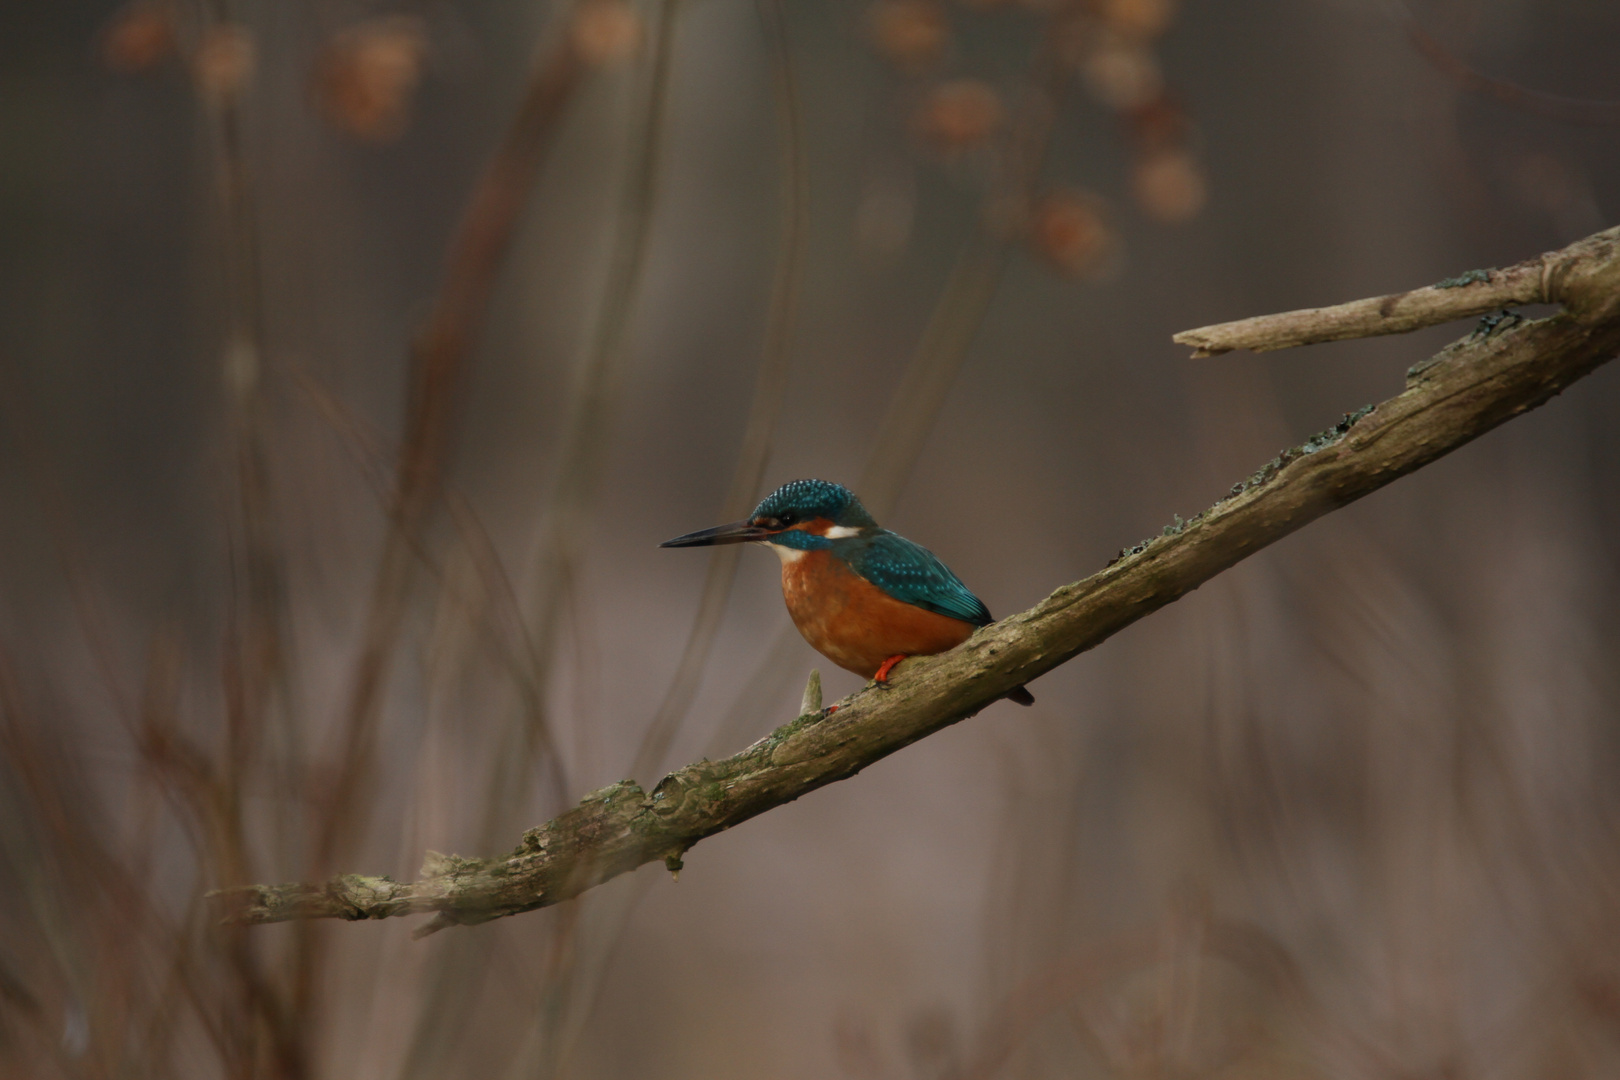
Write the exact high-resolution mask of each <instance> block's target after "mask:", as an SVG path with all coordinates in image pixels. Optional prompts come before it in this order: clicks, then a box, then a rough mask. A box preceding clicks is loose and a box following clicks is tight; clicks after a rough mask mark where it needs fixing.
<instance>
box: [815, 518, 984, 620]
mask: <svg viewBox="0 0 1620 1080" xmlns="http://www.w3.org/2000/svg"><path fill="white" fill-rule="evenodd" d="M832 546H833V547H834V548H835V549H837V553H838V554H839V555H841V556H843V557H844V558H845V559H846V560H847V561H848V562H849V566H850V569H852V570H854V571H855V572H856V573H857V574H859V575H860V576H861V577H863V578H865V579H866V580H867V581H870V582H871V583H872V584H874V585H876V586H877V587H878V588H880V589H882V590H883V591H884V592H886V593H888V594H889V595H890V596H892V597H894V598H895V599H896V600H899V601H901V602H902V603H907V604H912V605H915V606H916V607H920V608H923V609H925V610H927V611H932V612H935V613H937V614H940V615H944V616H946V617H948V618H952V619H961V620H962V621H963V622H967V623H972V624H973V625H974V626H987V625H989V624H990V623H991V622H994V621H995V620H993V619H992V618H991V617H990V612H989V610H988V609H987V608H985V606H984V603H983V601H981V600H980V599H979V598H978V597H977V596H974V595H973V594H972V593H971V592H969V591H968V587H967V586H966V585H964V584H962V580H961V579H960V578H958V577H957V576H956V575H955V574H953V573H951V570H950V567H948V566H946V565H945V564H944V563H942V562H940V561H939V557H938V556H936V555H935V554H934V553H933V552H932V551H929V550H928V549H927V548H925V547H923V546H922V545H920V544H914V543H912V542H911V541H910V540H907V539H906V538H905V537H903V536H900V535H898V534H896V533H892V532H889V531H888V530H887V529H880V530H878V531H876V532H875V533H872V534H869V535H866V536H860V537H853V538H851V539H848V540H838V541H834V542H833V545H832Z"/></svg>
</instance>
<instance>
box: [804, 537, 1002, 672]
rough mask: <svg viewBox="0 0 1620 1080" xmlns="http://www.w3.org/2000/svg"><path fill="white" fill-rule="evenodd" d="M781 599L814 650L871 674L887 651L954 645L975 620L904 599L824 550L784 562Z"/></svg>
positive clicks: (920, 651) (923, 651)
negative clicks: (894, 595)
mask: <svg viewBox="0 0 1620 1080" xmlns="http://www.w3.org/2000/svg"><path fill="white" fill-rule="evenodd" d="M782 599H784V600H786V601H787V609H788V614H789V615H791V616H793V625H795V626H797V627H798V628H799V633H801V634H803V635H804V640H806V641H808V642H809V643H810V644H811V645H812V646H813V647H814V648H815V650H816V651H817V652H819V653H820V654H821V655H823V656H825V657H826V658H827V659H829V660H831V661H832V662H833V663H835V664H837V665H838V666H839V667H841V668H844V669H845V670H846V671H853V672H854V673H855V674H857V675H861V676H864V677H866V678H868V679H870V678H871V677H872V676H873V675H874V674H876V672H877V669H878V668H879V667H881V666H882V664H883V661H885V660H887V659H888V658H889V657H891V656H928V655H930V654H932V653H940V652H944V651H945V650H946V649H954V648H955V647H956V646H958V645H960V644H961V643H962V642H964V641H966V640H967V639H968V638H969V637H970V636H971V635H972V634H973V629H974V628H973V624H972V623H968V622H963V621H962V620H961V619H952V618H950V617H949V616H945V615H940V614H937V613H936V612H932V611H928V610H927V609H925V608H920V607H915V606H913V605H911V604H906V603H902V602H901V601H899V600H896V599H894V598H893V597H892V596H889V595H888V594H887V593H885V592H884V591H883V590H882V589H879V588H878V587H877V586H876V585H873V584H872V583H871V582H870V581H867V580H866V579H865V578H863V577H861V576H860V575H858V574H856V573H855V572H854V571H853V570H851V569H850V568H849V567H848V566H846V565H845V564H844V563H843V562H842V561H841V560H839V559H835V558H833V557H832V556H831V555H830V554H828V553H827V552H825V551H808V552H805V553H804V555H802V556H800V557H799V558H797V559H794V560H793V561H791V562H786V563H783V564H782Z"/></svg>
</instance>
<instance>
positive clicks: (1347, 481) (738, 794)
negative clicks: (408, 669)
mask: <svg viewBox="0 0 1620 1080" xmlns="http://www.w3.org/2000/svg"><path fill="white" fill-rule="evenodd" d="M1543 261H1544V262H1545V263H1546V264H1547V265H1548V266H1549V267H1551V280H1552V281H1553V287H1552V288H1551V289H1549V290H1548V292H1547V293H1546V295H1556V296H1558V297H1559V298H1560V299H1562V300H1563V302H1564V303H1565V305H1566V310H1565V311H1563V312H1561V313H1559V314H1557V315H1554V316H1552V317H1550V318H1546V319H1538V320H1535V321H1530V322H1518V323H1513V324H1504V325H1503V326H1501V327H1499V328H1497V329H1496V330H1494V331H1493V332H1489V333H1475V334H1473V335H1470V336H1469V337H1467V338H1464V339H1462V340H1460V341H1458V342H1456V343H1454V344H1452V345H1450V346H1448V347H1447V348H1446V349H1445V350H1444V351H1442V352H1441V353H1440V354H1439V355H1438V356H1437V357H1435V358H1434V359H1433V360H1432V361H1430V362H1428V363H1425V364H1421V365H1417V366H1416V367H1414V369H1413V373H1412V374H1411V375H1410V376H1409V377H1408V380H1407V386H1406V389H1405V390H1404V391H1402V392H1401V393H1400V394H1398V395H1396V396H1395V397H1393V398H1390V399H1389V400H1387V401H1384V402H1382V403H1381V404H1379V405H1378V406H1376V407H1369V408H1367V409H1364V410H1361V411H1359V412H1357V413H1353V414H1351V415H1349V416H1346V417H1345V419H1344V421H1343V422H1341V423H1340V424H1339V425H1338V426H1336V427H1334V428H1333V429H1331V430H1329V431H1326V432H1323V433H1322V434H1321V435H1318V436H1317V437H1316V438H1314V439H1311V440H1310V441H1308V442H1306V443H1304V444H1303V445H1301V446H1297V447H1294V448H1293V449H1291V450H1288V451H1286V452H1284V453H1283V454H1281V455H1279V456H1278V457H1277V458H1275V459H1274V460H1273V461H1271V462H1270V463H1268V464H1267V465H1266V466H1264V467H1263V468H1262V469H1261V470H1260V471H1259V472H1257V473H1255V474H1254V475H1253V476H1251V477H1249V478H1248V479H1247V480H1245V481H1242V482H1241V483H1239V484H1236V485H1234V487H1233V488H1232V491H1231V493H1230V494H1229V495H1228V496H1227V497H1226V498H1225V499H1223V500H1221V501H1220V502H1218V503H1216V504H1215V506H1213V507H1211V508H1210V509H1209V510H1206V511H1204V512H1203V513H1201V514H1198V515H1196V516H1195V517H1193V518H1192V519H1191V520H1189V521H1186V522H1182V521H1180V520H1179V519H1178V521H1177V522H1176V524H1175V525H1173V526H1170V527H1167V528H1166V529H1165V530H1164V531H1163V534H1162V535H1160V536H1157V537H1154V538H1153V539H1151V540H1148V541H1144V542H1143V543H1141V544H1139V545H1137V546H1136V547H1134V548H1131V549H1130V550H1128V551H1124V552H1121V554H1120V557H1119V558H1117V559H1115V560H1114V561H1113V562H1112V563H1111V564H1110V565H1109V566H1108V567H1107V568H1105V569H1104V570H1102V571H1101V572H1100V573H1097V574H1094V575H1092V576H1091V577H1089V578H1087V579H1086V580H1084V581H1081V582H1077V583H1075V584H1072V585H1065V586H1063V587H1062V588H1060V589H1058V590H1057V591H1056V592H1054V593H1052V595H1051V596H1049V597H1047V598H1046V599H1045V600H1043V601H1042V602H1041V603H1040V604H1038V605H1036V606H1035V607H1033V608H1031V609H1030V610H1029V611H1026V612H1024V613H1023V614H1021V615H1016V616H1014V617H1012V618H1010V619H1006V620H1003V621H1002V622H999V623H996V624H995V625H993V626H989V627H986V628H984V629H983V630H981V631H979V632H978V633H976V634H975V635H974V636H973V637H972V638H971V639H969V641H968V642H966V643H965V644H964V645H962V646H961V647H960V648H957V649H955V650H953V651H951V652H948V653H945V654H943V655H940V656H932V657H920V658H917V659H914V660H910V661H907V662H906V663H904V664H903V665H901V666H900V668H898V669H897V671H896V673H895V676H894V677H893V679H892V682H893V685H892V686H890V687H888V688H875V687H868V688H866V689H865V690H862V691H861V692H859V693H857V694H855V695H853V696H851V697H849V698H846V699H845V700H844V701H843V702H842V703H841V704H840V707H839V708H837V709H836V711H833V712H831V713H829V712H826V711H819V712H815V713H807V714H806V715H803V716H800V717H799V718H798V719H796V720H794V721H793V722H791V723H789V724H786V725H784V726H783V727H780V728H778V729H777V730H776V731H774V732H772V733H771V734H770V735H769V736H767V737H766V738H764V739H761V740H760V741H759V742H757V743H755V744H754V745H753V746H750V747H748V748H747V749H746V750H744V751H742V752H741V753H739V754H735V755H733V756H732V757H729V758H726V759H724V760H722V761H714V762H710V761H700V762H697V763H696V764H693V765H688V766H687V767H685V768H684V769H680V770H678V771H676V772H673V773H671V774H669V775H668V776H666V777H664V778H663V780H662V781H660V782H659V783H658V785H657V786H656V787H655V788H653V790H652V791H651V792H650V793H649V792H646V791H644V790H642V788H641V787H639V786H638V785H637V784H635V783H634V782H633V781H629V780H626V781H623V782H621V783H619V784H615V785H613V786H611V787H606V788H602V789H601V790H599V791H595V792H592V793H591V794H590V795H587V796H586V797H585V798H584V799H583V800H582V801H581V802H580V803H579V805H578V806H576V807H575V808H574V809H572V810H570V811H568V812H567V813H565V814H563V815H561V816H559V817H557V818H555V819H553V820H552V821H549V822H547V823H546V824H544V825H541V826H539V827H538V828H534V829H530V830H529V831H528V832H526V833H525V834H524V835H523V841H522V843H521V844H519V845H518V847H517V849H516V850H514V851H512V852H511V853H509V854H507V855H504V856H500V857H497V858H492V859H461V858H457V857H454V856H443V855H437V854H430V855H429V858H428V860H427V863H426V864H425V865H424V866H423V868H422V874H421V878H420V880H418V881H413V882H396V881H392V880H390V879H388V878H385V877H365V876H361V875H357V874H346V875H342V876H339V877H336V878H333V879H332V880H330V881H327V882H325V883H322V884H310V885H274V886H265V885H255V886H248V887H244V888H237V889H229V890H226V891H225V892H224V893H222V894H219V895H221V896H223V897H224V898H226V899H227V900H229V901H230V902H232V903H233V904H234V910H233V912H232V914H231V917H232V918H233V919H234V920H235V921H238V922H245V923H263V922H280V921H284V920H288V919H305V918H341V919H368V918H386V917H388V916H392V915H407V914H411V913H414V912H428V911H432V912H436V913H437V916H436V917H435V919H433V920H432V921H431V922H430V923H428V924H427V926H425V927H424V928H423V930H425V931H429V932H431V930H434V929H438V928H439V927H441V926H447V925H451V924H455V923H463V924H470V923H478V922H484V921H486V920H489V919H494V918H498V917H500V916H503V915H512V914H516V913H518V912H521V911H530V910H533V909H535V908H540V907H545V906H547V905H550V904H555V903H558V902H560V901H563V900H567V899H569V898H571V897H574V896H577V895H579V894H580V893H582V892H584V891H585V890H586V889H589V888H591V887H592V886H594V885H597V884H600V883H601V882H603V881H606V880H608V879H609V878H612V877H615V876H616V875H618V874H622V873H625V872H627V871H630V870H634V869H635V868H636V867H638V866H641V865H642V864H644V863H648V862H651V861H654V860H658V859H661V860H663V861H664V863H665V865H666V866H668V867H669V868H670V869H671V870H677V869H679V868H680V865H681V858H682V856H683V855H684V853H685V852H686V851H687V849H689V848H690V847H691V846H692V845H693V844H696V843H697V842H698V841H699V840H702V839H703V838H704V837H708V836H713V835H714V834H715V833H717V832H722V831H724V830H726V829H729V828H731V827H732V826H733V825H738V824H741V823H742V822H744V821H747V820H748V819H749V818H751V817H754V816H755V815H757V814H761V813H764V812H765V811H767V810H770V809H771V808H773V807H776V806H780V805H782V804H783V803H787V802H791V801H793V800H794V799H797V798H799V797H800V796H801V795H805V794H807V793H808V792H811V791H814V790H815V789H816V788H819V787H822V786H823V785H826V784H830V783H833V782H834V781H837V780H842V779H845V778H846V777H850V776H853V775H855V774H856V773H858V772H860V771H861V770H862V769H864V768H866V767H867V766H868V765H871V764H872V763H874V762H876V761H879V760H881V759H882V758H884V757H886V756H887V755H889V754H892V753H894V752H895V751H896V750H899V749H900V748H902V747H904V746H907V745H909V744H911V743H913V742H916V741H917V740H918V739H921V738H924V737H925V736H927V735H930V734H932V733H934V732H936V731H938V730H940V729H941V728H944V727H947V726H949V725H951V724H954V723H956V722H957V721H959V720H963V719H966V718H967V717H969V716H972V715H973V714H974V713H976V712H978V711H979V710H980V709H983V708H984V707H985V706H986V705H989V704H991V703H992V702H994V701H995V700H997V699H998V698H1000V697H1001V696H1002V695H1004V694H1006V693H1007V692H1008V691H1010V690H1012V689H1013V688H1014V687H1017V686H1022V685H1023V684H1024V683H1026V682H1029V681H1030V680H1032V679H1034V678H1037V677H1038V676H1040V675H1042V674H1044V673H1046V672H1048V671H1050V670H1052V669H1053V668H1055V667H1057V666H1058V665H1059V664H1062V663H1064V662H1065V661H1067V660H1069V659H1071V658H1073V657H1074V656H1076V655H1078V654H1079V653H1082V652H1084V651H1086V650H1087V649H1090V648H1092V647H1094V646H1096V645H1098V644H1100V643H1101V642H1103V641H1105V640H1107V639H1108V638H1109V637H1111V636H1112V635H1113V634H1115V633H1117V632H1118V631H1120V630H1121V629H1123V628H1124V627H1126V626H1129V625H1130V624H1131V623H1133V622H1135V621H1136V620H1138V619H1140V618H1142V617H1143V616H1145V615H1148V614H1150V613H1151V612H1154V611H1157V610H1158V609H1159V608H1162V607H1164V606H1165V605H1167V604H1170V603H1172V602H1173V601H1175V600H1177V599H1179V598H1180V597H1182V596H1184V595H1186V594H1187V593H1188V592H1191V591H1192V590H1193V589H1196V588H1198V586H1200V585H1202V584H1203V583H1204V582H1206V581H1208V580H1209V579H1210V578H1212V577H1214V576H1215V575H1216V574H1219V573H1220V572H1221V571H1223V570H1225V569H1227V568H1228V567H1230V566H1232V565H1234V564H1235V563H1237V562H1239V561H1240V560H1242V559H1244V558H1246V557H1247V556H1249V555H1252V554H1253V553H1255V552H1256V551H1259V550H1260V549H1261V548H1263V547H1265V546H1266V545H1268V544H1271V543H1274V542H1276V541H1277V540H1280V539H1281V538H1283V537H1284V536H1287V535H1288V534H1289V533H1292V532H1294V531H1295V530H1296V529H1299V528H1301V527H1302V526H1304V525H1306V524H1308V523H1309V522H1311V521H1314V520H1315V519H1317V518H1319V517H1321V516H1323V515H1324V514H1327V513H1330V512H1332V511H1333V510H1336V509H1338V508H1339V507H1341V506H1344V505H1346V504H1347V503H1350V502H1353V501H1355V500H1356V499H1359V498H1361V497H1362V496H1363V495H1367V494H1369V493H1370V492H1373V491H1376V490H1378V489H1379V488H1381V487H1383V486H1384V485H1386V484H1388V483H1390V482H1392V481H1393V480H1395V479H1396V478H1398V477H1401V476H1404V475H1406V474H1407V473H1410V472H1412V471H1413V470H1415V469H1419V468H1421V467H1423V466H1424V465H1427V464H1428V463H1430V462H1432V461H1434V460H1435V459H1436V458H1439V457H1441V456H1442V455H1444V454H1447V453H1449V452H1450V451H1452V450H1454V449H1456V448H1457V447H1459V446H1462V445H1463V444H1464V443H1467V442H1468V441H1470V440H1472V439H1474V438H1476V437H1478V436H1479V435H1482V434H1484V433H1485V432H1487V431H1489V430H1491V429H1492V428H1494V427H1496V426H1497V425H1499V424H1502V423H1504V422H1506V421H1508V420H1510V419H1512V418H1513V417H1515V416H1517V415H1519V414H1521V413H1523V412H1526V411H1528V410H1530V409H1533V408H1535V407H1536V406H1538V405H1541V404H1544V403H1545V402H1547V401H1548V400H1550V399H1551V398H1552V397H1554V396H1555V395H1557V394H1558V393H1559V392H1561V391H1562V390H1563V389H1564V388H1565V387H1567V386H1569V385H1570V384H1571V383H1573V382H1574V381H1575V380H1577V379H1579V378H1581V377H1583V376H1585V375H1587V374H1588V373H1590V372H1591V371H1593V370H1594V369H1595V368H1597V367H1598V366H1599V365H1601V364H1603V363H1604V362H1605V361H1607V360H1609V359H1611V358H1612V357H1613V356H1614V355H1615V354H1616V353H1617V352H1620V229H1615V230H1610V231H1608V232H1605V233H1600V234H1598V235H1597V236H1594V237H1591V238H1589V239H1587V240H1584V241H1582V242H1580V243H1579V244H1576V245H1574V246H1572V247H1571V248H1569V249H1567V250H1566V251H1564V252H1561V253H1559V254H1558V255H1556V256H1552V257H1550V258H1549V259H1548V260H1543ZM1527 265H1529V264H1527Z"/></svg>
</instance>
